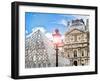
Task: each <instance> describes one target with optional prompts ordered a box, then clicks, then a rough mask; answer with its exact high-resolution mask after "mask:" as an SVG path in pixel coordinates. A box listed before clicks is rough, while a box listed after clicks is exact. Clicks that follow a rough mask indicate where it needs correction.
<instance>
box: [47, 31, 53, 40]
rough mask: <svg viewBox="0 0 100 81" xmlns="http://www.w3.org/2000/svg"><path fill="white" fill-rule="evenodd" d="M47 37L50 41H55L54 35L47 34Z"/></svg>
mask: <svg viewBox="0 0 100 81" xmlns="http://www.w3.org/2000/svg"><path fill="white" fill-rule="evenodd" d="M45 36H46V37H47V38H48V39H49V40H53V37H52V33H49V32H48V33H46V34H45Z"/></svg>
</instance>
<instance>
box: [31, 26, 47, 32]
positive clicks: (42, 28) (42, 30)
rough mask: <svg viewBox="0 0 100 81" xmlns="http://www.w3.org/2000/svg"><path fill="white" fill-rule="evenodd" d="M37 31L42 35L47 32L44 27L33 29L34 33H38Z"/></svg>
mask: <svg viewBox="0 0 100 81" xmlns="http://www.w3.org/2000/svg"><path fill="white" fill-rule="evenodd" d="M37 30H40V31H41V32H42V33H45V32H46V29H44V27H35V28H33V29H32V32H36V31H37Z"/></svg>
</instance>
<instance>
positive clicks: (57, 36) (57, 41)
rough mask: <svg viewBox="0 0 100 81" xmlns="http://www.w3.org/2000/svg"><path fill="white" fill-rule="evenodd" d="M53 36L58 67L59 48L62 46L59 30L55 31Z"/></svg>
mask: <svg viewBox="0 0 100 81" xmlns="http://www.w3.org/2000/svg"><path fill="white" fill-rule="evenodd" d="M52 36H53V43H54V46H55V50H56V67H58V50H59V49H58V47H59V46H61V45H62V40H61V34H60V33H59V30H58V29H55V32H54V33H53V34H52Z"/></svg>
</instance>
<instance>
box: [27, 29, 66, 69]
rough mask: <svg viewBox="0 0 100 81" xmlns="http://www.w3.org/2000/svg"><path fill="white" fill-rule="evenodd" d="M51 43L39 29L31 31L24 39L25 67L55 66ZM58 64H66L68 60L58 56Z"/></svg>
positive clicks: (53, 49) (53, 50)
mask: <svg viewBox="0 0 100 81" xmlns="http://www.w3.org/2000/svg"><path fill="white" fill-rule="evenodd" d="M55 54H56V53H55V48H54V46H53V43H52V42H51V41H50V40H49V39H48V38H47V37H46V36H45V35H44V34H43V33H42V32H41V31H40V30H37V31H36V32H33V33H32V34H31V35H30V36H29V37H27V38H26V41H25V68H37V67H38V68H39V67H56V55H55ZM58 58H59V61H58V63H59V66H64V65H68V60H67V59H65V58H64V57H61V56H58Z"/></svg>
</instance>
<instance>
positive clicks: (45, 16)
mask: <svg viewBox="0 0 100 81" xmlns="http://www.w3.org/2000/svg"><path fill="white" fill-rule="evenodd" d="M81 18H82V19H87V16H84V15H72V14H56V13H37V12H25V34H26V36H27V35H29V34H30V33H31V32H33V31H36V30H38V29H40V30H41V31H42V32H43V33H45V35H46V36H47V37H48V38H50V39H52V33H53V32H54V30H55V29H59V32H60V33H61V35H62V38H63V35H64V33H65V32H66V31H67V29H68V24H67V22H69V21H71V20H73V19H74V20H75V19H81Z"/></svg>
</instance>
